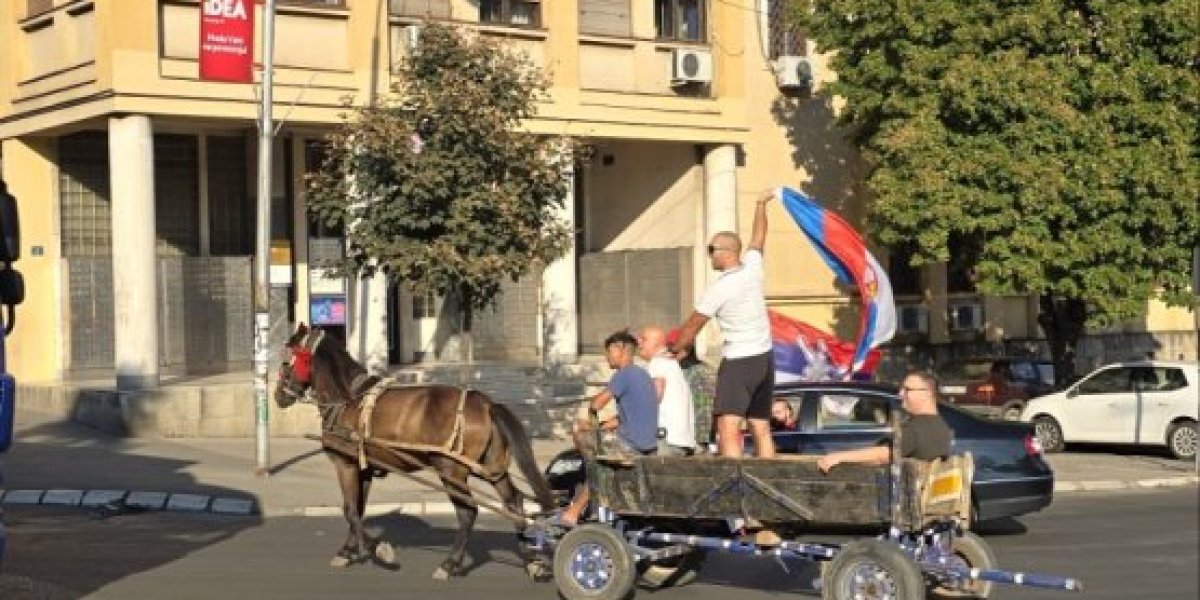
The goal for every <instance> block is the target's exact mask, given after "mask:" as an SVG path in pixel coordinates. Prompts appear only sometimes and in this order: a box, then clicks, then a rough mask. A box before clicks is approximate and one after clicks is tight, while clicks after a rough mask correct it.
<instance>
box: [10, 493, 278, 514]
mask: <svg viewBox="0 0 1200 600" xmlns="http://www.w3.org/2000/svg"><path fill="white" fill-rule="evenodd" d="M0 504H3V505H5V506H60V507H67V508H70V507H78V508H92V509H96V510H102V511H108V512H112V513H114V514H118V513H122V512H137V511H144V510H156V511H168V512H184V513H210V514H216V515H226V516H249V515H255V514H259V512H258V510H257V505H256V502H255V501H254V500H253V499H250V498H238V497H221V496H217V497H213V496H206V495H203V494H177V493H171V492H146V491H130V490H69V489H53V490H7V491H5V490H0Z"/></svg>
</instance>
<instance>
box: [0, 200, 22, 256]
mask: <svg viewBox="0 0 1200 600" xmlns="http://www.w3.org/2000/svg"><path fill="white" fill-rule="evenodd" d="M0 189H3V188H0ZM20 258H21V223H20V221H19V219H18V217H17V199H16V198H14V197H13V195H12V194H10V193H8V192H7V191H0V263H14V262H17V260H18V259H20Z"/></svg>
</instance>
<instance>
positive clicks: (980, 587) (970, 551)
mask: <svg viewBox="0 0 1200 600" xmlns="http://www.w3.org/2000/svg"><path fill="white" fill-rule="evenodd" d="M951 546H952V547H953V549H954V557H953V559H952V560H953V561H954V562H956V563H958V564H956V565H955V566H958V567H965V568H966V569H968V570H970V569H983V570H988V569H994V568H996V555H995V554H994V553H993V552H992V549H991V548H990V547H988V545H987V543H986V542H984V541H983V538H981V537H979V536H978V535H975V534H974V533H971V532H969V531H965V532H963V534H962V535H960V536H955V538H954V541H953V542H951ZM991 593H992V582H990V581H972V582H970V583H968V584H967V585H966V586H964V587H962V588H948V587H940V586H930V588H929V597H930V598H937V599H939V600H940V599H942V598H987V597H988V596H989V595H990V594H991Z"/></svg>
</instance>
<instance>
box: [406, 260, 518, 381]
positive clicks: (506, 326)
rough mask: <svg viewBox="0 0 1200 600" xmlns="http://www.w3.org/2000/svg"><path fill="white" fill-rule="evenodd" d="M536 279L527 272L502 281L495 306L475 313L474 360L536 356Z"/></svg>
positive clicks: (516, 358)
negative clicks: (517, 277)
mask: <svg viewBox="0 0 1200 600" xmlns="http://www.w3.org/2000/svg"><path fill="white" fill-rule="evenodd" d="M538 279H539V278H538V277H537V276H536V275H533V274H530V275H527V276H526V277H524V278H523V279H521V280H520V281H518V282H516V283H513V282H511V281H506V282H504V288H503V290H502V291H501V294H500V298H499V299H498V300H497V302H496V305H495V306H494V307H493V308H492V309H490V310H485V311H482V312H480V313H478V314H476V315H475V319H474V331H473V332H472V334H473V336H474V338H475V358H476V359H478V360H536V359H537V358H538V339H537V338H538V335H539V332H538V330H537V322H538V314H537V313H538V309H539V307H540V304H539V303H538ZM414 316H415V315H414Z"/></svg>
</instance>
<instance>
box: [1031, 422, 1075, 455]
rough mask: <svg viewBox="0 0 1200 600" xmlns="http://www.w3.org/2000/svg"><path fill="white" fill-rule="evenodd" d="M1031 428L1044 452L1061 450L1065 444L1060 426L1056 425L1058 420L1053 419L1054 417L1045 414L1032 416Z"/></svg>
mask: <svg viewBox="0 0 1200 600" xmlns="http://www.w3.org/2000/svg"><path fill="white" fill-rule="evenodd" d="M1033 430H1034V432H1035V433H1036V434H1037V437H1038V441H1040V442H1041V443H1042V450H1043V451H1045V452H1062V449H1063V447H1065V446H1066V445H1067V444H1066V442H1065V441H1064V440H1063V433H1062V427H1060V426H1059V425H1058V421H1055V420H1054V417H1047V416H1046V415H1041V416H1039V417H1034V419H1033Z"/></svg>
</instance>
